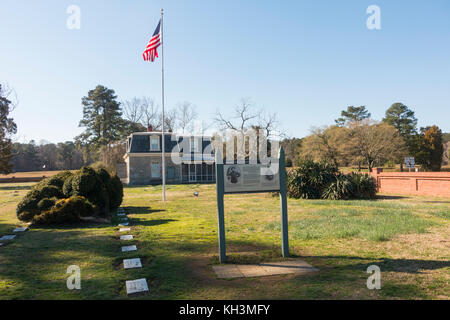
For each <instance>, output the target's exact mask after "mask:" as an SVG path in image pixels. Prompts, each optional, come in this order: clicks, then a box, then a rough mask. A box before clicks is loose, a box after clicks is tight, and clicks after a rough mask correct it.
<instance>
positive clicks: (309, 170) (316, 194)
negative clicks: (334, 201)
mask: <svg viewBox="0 0 450 320" xmlns="http://www.w3.org/2000/svg"><path fill="white" fill-rule="evenodd" d="M337 174H338V170H337V168H336V167H335V166H333V165H331V164H329V163H325V162H314V161H311V160H306V161H303V162H302V163H300V165H299V166H298V167H297V168H294V169H291V170H289V171H288V172H287V193H288V196H289V197H291V198H296V199H299V198H303V199H320V198H321V196H322V192H323V190H324V189H325V187H327V186H328V185H329V184H330V183H331V182H332V181H334V180H335V177H336V175H337Z"/></svg>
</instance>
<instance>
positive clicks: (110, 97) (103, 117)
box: [75, 85, 125, 152]
mask: <svg viewBox="0 0 450 320" xmlns="http://www.w3.org/2000/svg"><path fill="white" fill-rule="evenodd" d="M116 99H117V96H116V95H115V92H114V90H112V89H108V88H106V87H104V86H102V85H98V86H97V87H96V88H95V89H94V90H90V91H89V92H88V95H87V96H86V97H83V98H82V104H83V119H82V120H81V121H80V124H79V126H80V127H85V128H86V130H85V131H84V132H83V133H82V134H80V135H79V136H77V137H76V138H75V139H76V141H77V143H78V144H79V145H82V146H85V147H87V148H88V149H89V150H91V151H94V152H108V150H109V149H110V148H111V145H112V144H114V143H115V142H117V141H120V140H121V139H123V138H124V135H125V134H124V126H125V124H124V120H123V119H122V112H121V108H120V103H119V102H117V100H116Z"/></svg>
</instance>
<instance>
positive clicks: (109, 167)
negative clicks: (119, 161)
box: [90, 161, 116, 177]
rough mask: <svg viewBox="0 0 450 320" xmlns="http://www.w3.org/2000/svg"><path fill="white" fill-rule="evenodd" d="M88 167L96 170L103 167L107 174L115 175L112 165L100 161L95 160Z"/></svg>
mask: <svg viewBox="0 0 450 320" xmlns="http://www.w3.org/2000/svg"><path fill="white" fill-rule="evenodd" d="M90 167H91V168H92V169H94V170H95V171H98V170H100V169H104V170H106V171H107V172H108V173H109V175H110V176H111V177H112V176H114V175H116V168H115V167H114V166H112V165H108V164H106V163H104V162H101V161H97V162H95V163H93V164H91V165H90Z"/></svg>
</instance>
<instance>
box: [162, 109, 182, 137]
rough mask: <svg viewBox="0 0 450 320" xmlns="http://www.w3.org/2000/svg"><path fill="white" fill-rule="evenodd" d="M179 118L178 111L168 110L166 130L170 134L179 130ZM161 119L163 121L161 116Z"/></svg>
mask: <svg viewBox="0 0 450 320" xmlns="http://www.w3.org/2000/svg"><path fill="white" fill-rule="evenodd" d="M177 118H178V117H177V109H175V108H173V109H169V110H167V111H166V112H165V114H164V130H165V131H169V132H173V131H175V130H176V128H177ZM160 119H162V117H161V116H160ZM161 122H162V120H161Z"/></svg>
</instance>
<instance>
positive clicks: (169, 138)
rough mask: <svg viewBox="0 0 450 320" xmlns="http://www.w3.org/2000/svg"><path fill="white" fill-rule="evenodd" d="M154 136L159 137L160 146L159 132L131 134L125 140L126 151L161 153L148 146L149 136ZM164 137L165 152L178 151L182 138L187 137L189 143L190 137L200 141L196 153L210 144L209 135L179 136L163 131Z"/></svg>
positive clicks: (160, 143) (180, 147) (180, 148)
mask: <svg viewBox="0 0 450 320" xmlns="http://www.w3.org/2000/svg"><path fill="white" fill-rule="evenodd" d="M154 136H158V137H159V145H160V146H162V139H161V136H162V133H161V132H155V131H152V132H137V133H133V134H131V135H130V136H129V137H128V140H127V153H128V154H130V153H161V152H162V151H161V150H157V151H154V150H151V148H150V137H154ZM164 139H165V141H164V143H165V152H167V153H171V152H180V151H181V150H182V142H183V141H184V139H189V140H188V143H189V145H190V142H189V141H190V139H196V141H198V142H197V144H199V143H200V142H201V146H202V148H201V150H198V153H202V152H203V151H204V150H205V149H206V148H207V147H208V146H210V144H211V137H209V136H179V135H176V134H173V133H165V134H164ZM184 152H186V151H184ZM191 153H194V152H191Z"/></svg>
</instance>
